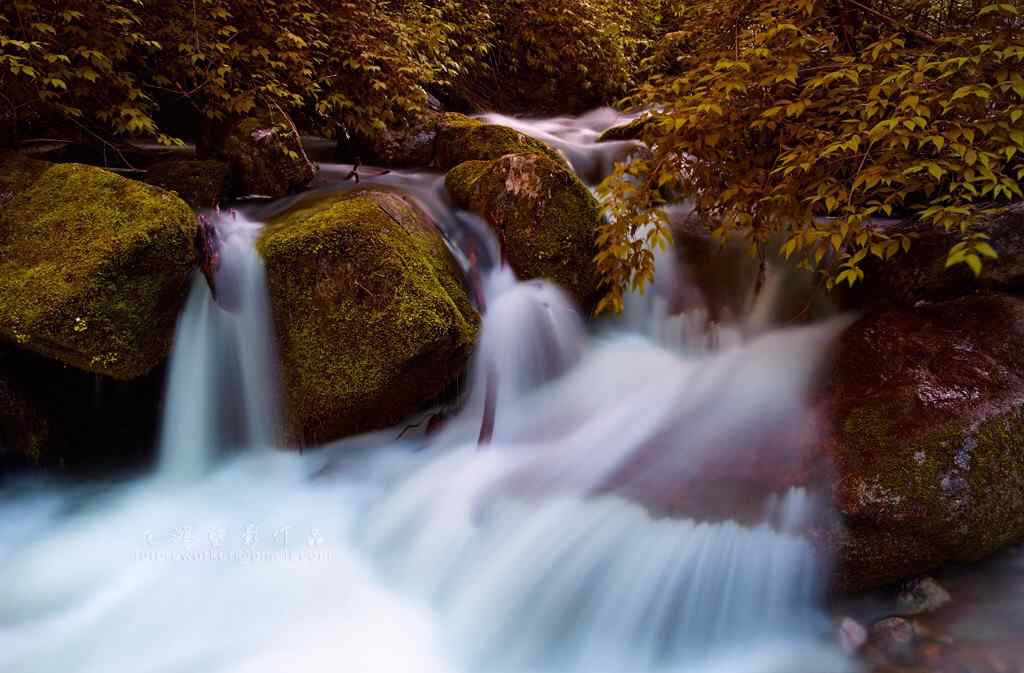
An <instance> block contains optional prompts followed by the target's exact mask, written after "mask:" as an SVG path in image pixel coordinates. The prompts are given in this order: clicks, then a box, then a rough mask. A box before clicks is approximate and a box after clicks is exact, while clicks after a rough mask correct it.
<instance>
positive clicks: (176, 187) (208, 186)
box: [145, 160, 231, 209]
mask: <svg viewBox="0 0 1024 673" xmlns="http://www.w3.org/2000/svg"><path fill="white" fill-rule="evenodd" d="M230 178H231V169H230V168H229V167H228V165H227V164H225V163H223V162H221V161H212V160H208V161H161V162H159V163H156V164H153V165H152V166H150V167H149V169H148V170H147V171H146V178H145V181H146V182H148V183H149V184H151V185H156V186H157V187H160V188H162V189H166V190H167V191H170V192H174V193H176V194H177V195H178V196H180V197H181V198H182V200H183V201H185V203H187V204H188V205H189V206H191V207H192V208H195V209H199V208H213V207H214V206H216V205H218V204H220V203H221V202H222V201H224V199H225V197H226V196H227V194H228V191H229V189H230V186H231V179H230Z"/></svg>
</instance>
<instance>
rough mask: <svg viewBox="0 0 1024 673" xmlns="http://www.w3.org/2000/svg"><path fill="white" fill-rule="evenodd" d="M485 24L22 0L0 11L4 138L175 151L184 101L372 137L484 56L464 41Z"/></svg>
mask: <svg viewBox="0 0 1024 673" xmlns="http://www.w3.org/2000/svg"><path fill="white" fill-rule="evenodd" d="M470 19H472V21H470ZM486 20H487V15H486V12H483V11H482V10H481V9H474V6H473V4H472V0H469V1H467V2H460V1H458V0H433V1H432V0H402V1H400V2H399V1H395V2H374V1H370V0H363V1H349V0H283V1H280V2H260V1H258V0H196V2H187V3H182V2H176V1H174V0H107V1H105V2H100V3H95V2H86V1H85V0H16V1H15V2H14V3H5V4H4V7H3V8H2V9H0V127H2V126H3V125H4V124H6V125H7V126H15V127H18V126H24V124H25V123H26V121H30V120H33V119H36V120H39V119H41V120H44V121H45V122H46V123H55V122H57V123H59V124H71V125H74V126H76V127H78V128H80V129H82V130H84V131H85V132H87V133H89V134H92V135H93V136H94V137H99V136H101V135H103V136H106V135H121V136H129V137H139V136H147V137H154V136H155V137H158V138H159V139H160V140H162V141H163V142H171V141H172V139H171V138H170V137H169V136H168V135H164V134H162V133H161V129H160V128H159V124H158V121H157V120H158V119H159V117H158V114H157V113H158V111H159V110H160V109H161V108H173V109H176V110H177V109H180V108H181V107H182V103H185V104H187V106H188V107H190V108H191V109H192V110H193V111H194V114H195V116H196V117H197V118H198V119H207V120H212V121H218V120H224V119H227V118H231V117H239V116H243V115H246V114H248V113H250V112H252V111H254V110H257V109H272V108H274V107H278V108H280V109H282V110H286V111H288V112H290V113H292V114H293V115H294V116H295V117H296V118H297V119H298V120H299V121H300V123H301V125H302V126H303V127H304V128H305V129H306V130H312V131H319V132H322V133H325V134H328V135H330V134H333V133H335V132H336V131H337V130H339V127H344V128H347V129H350V130H358V131H361V132H364V133H368V132H370V131H372V130H374V129H379V128H381V127H383V126H385V125H396V124H400V123H401V122H402V121H403V120H404V119H406V118H407V117H409V116H410V115H412V114H413V113H415V112H417V111H418V110H420V109H421V108H422V107H423V105H424V104H425V102H426V93H425V91H424V89H423V86H425V85H427V84H429V83H432V82H441V83H443V82H446V81H448V80H449V79H450V78H451V77H452V76H453V75H454V74H455V73H457V72H458V70H459V68H460V67H461V65H460V63H459V62H458V61H459V60H465V61H469V62H471V61H472V59H471V58H470V55H472V54H479V53H481V52H482V51H483V50H484V48H485V47H484V46H482V45H481V44H480V43H478V42H476V41H474V40H473V37H472V35H470V34H467V32H466V31H467V30H468V29H470V28H471V27H472V26H474V25H477V24H480V23H483V22H486ZM474 21H475V22H476V23H473V22H474ZM467 22H468V23H467ZM59 124H58V125H59Z"/></svg>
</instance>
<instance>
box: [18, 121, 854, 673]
mask: <svg viewBox="0 0 1024 673" xmlns="http://www.w3.org/2000/svg"><path fill="white" fill-rule="evenodd" d="M559 123H562V122H559ZM595 135H596V134H595ZM385 179H386V180H390V181H393V182H402V181H403V180H404V181H406V182H411V183H412V185H415V186H417V187H416V188H421V191H420V192H419V194H417V195H418V196H419V197H420V198H421V200H423V201H427V202H428V203H427V205H426V206H425V207H427V208H428V209H429V210H431V211H434V210H435V209H440V208H443V203H442V202H441V201H440V200H432V199H434V197H436V190H434V189H433V188H430V189H427V188H425V187H423V182H424V180H423V179H420V180H417V179H416V178H410V179H409V180H406V178H405V177H403V176H402V175H401V174H398V175H391V176H389V177H387V178H385ZM430 181H431V182H432V181H433V178H431V179H430ZM396 186H399V187H401V185H396ZM416 188H413V189H410V191H413V192H414V193H415V192H416ZM443 224H444V226H445V227H446V230H447V229H448V228H456V229H458V228H460V227H467V229H466V231H465V232H464V233H465V234H466V237H465V238H464V239H462V240H459V239H458V237H457V236H454V237H452V238H454V239H455V242H456V245H457V246H458V247H460V252H461V253H462V259H463V261H464V262H467V263H468V260H469V258H470V257H471V256H477V255H478V253H481V251H482V253H483V259H485V260H486V261H487V262H488V264H486V265H484V266H485V269H484V270H485V271H486V270H487V268H488V267H490V265H491V263H493V261H494V260H496V259H498V258H499V257H500V255H497V254H495V251H494V243H493V241H491V240H487V239H486V237H485V236H484V235H483V233H482V232H481V231H480V228H479V221H478V220H475V219H473V218H471V217H465V216H464V215H460V214H455V213H450V214H448V215H446V216H445V222H444V223H443ZM255 226H256V225H255V223H254V222H253V221H251V220H248V219H246V218H244V217H242V216H239V217H238V219H235V218H234V217H230V216H229V217H228V218H224V219H222V220H220V221H219V222H218V228H219V229H220V231H221V234H222V236H223V237H224V238H225V249H224V268H223V269H222V271H221V274H220V275H219V276H218V283H217V286H218V295H219V297H218V298H219V299H220V301H222V302H225V303H226V304H228V305H231V306H232V307H233V308H234V309H235V310H236V312H235V313H229V312H225V311H224V310H223V309H221V308H220V307H219V306H218V305H217V304H216V303H215V302H214V301H213V299H212V297H211V296H210V294H209V292H208V291H207V290H206V287H205V283H204V282H203V281H202V280H200V281H198V282H197V284H196V285H195V286H194V288H193V292H192V296H191V297H190V300H189V304H188V306H187V308H186V310H185V313H184V314H183V317H182V320H181V323H180V325H179V335H178V339H177V343H176V347H175V355H174V361H173V364H172V373H171V377H170V382H169V392H168V400H167V409H166V416H165V423H164V429H163V433H162V441H161V451H162V461H161V468H160V469H161V472H162V473H163V474H164V475H166V474H171V475H174V476H178V477H188V479H181V478H179V479H177V480H168V479H164V478H162V477H159V476H158V477H154V478H144V479H139V480H136V481H133V482H130V483H125V484H119V485H112V486H106V487H94V488H92V489H85V488H68V487H64V488H61V487H53V486H45V485H43V486H40V485H32V484H28V485H25V486H23V487H21V488H19V489H18V490H17V491H16V492H14V493H12V494H11V495H10V496H7V497H5V498H0V563H2V564H3V565H2V570H3V578H4V579H3V581H2V583H0V671H5V672H6V671H12V672H17V673H33V672H41V673H42V672H46V673H49V672H55V671H60V672H61V673H78V672H96V673H101V672H102V673H108V672H111V671H122V670H124V671H127V670H131V671H137V672H142V673H150V672H152V673H157V672H159V673H164V672H167V673H170V672H179V671H180V672H184V671H189V672H192V671H195V672H202V673H214V672H219V671H225V672H226V671H231V672H232V673H236V672H238V671H242V672H249V671H253V672H257V671H258V672H263V671H266V672H268V673H269V672H277V671H281V670H298V671H303V672H304V673H317V672H319V671H338V670H343V671H357V672H359V673H398V672H404V671H409V672H417V673H418V672H426V671H438V672H451V673H503V672H504V671H509V672H511V671H516V672H528V671H536V672H538V673H542V672H543V673H549V672H550V673H563V672H570V671H571V672H575V671H580V672H581V673H582V672H583V671H587V672H588V673H590V672H594V673H604V672H605V671H607V672H608V673H613V672H614V673H640V672H646V671H659V672H660V671H699V672H701V673H704V672H708V673H711V672H717V671H722V673H744V672H748V671H749V672H750V673H773V672H775V671H778V672H779V673H783V672H785V673H799V672H800V671H808V672H810V671H814V672H815V673H830V672H832V671H836V672H837V673H838V672H839V671H845V670H848V669H849V668H850V665H849V662H847V661H846V660H845V659H844V658H843V657H841V656H840V655H839V653H838V651H837V650H836V648H835V647H834V646H833V645H832V643H831V641H830V638H829V636H828V634H827V630H828V629H827V624H826V623H825V619H824V617H823V615H822V613H821V612H820V609H819V605H820V586H819V585H820V580H821V578H822V573H823V571H824V569H823V568H822V567H821V566H820V564H819V561H818V559H817V558H816V556H815V554H814V552H813V550H812V548H811V545H810V543H809V542H808V541H807V540H806V539H805V538H804V537H803V536H802V533H801V531H802V528H803V526H804V524H805V523H806V522H807V521H808V520H809V518H811V517H813V516H814V515H815V513H816V509H815V506H814V504H813V498H811V497H810V496H809V494H808V493H806V492H805V491H803V490H790V491H787V492H784V493H781V494H774V495H772V494H770V493H768V492H766V493H764V494H761V495H760V496H759V497H761V498H762V505H761V506H762V510H763V511H762V513H761V514H759V515H758V516H756V517H755V518H756V521H755V522H754V523H753V524H750V525H742V524H740V523H738V522H736V521H730V520H724V521H720V520H706V521H702V520H699V519H692V518H681V517H672V518H667V517H659V516H656V515H654V514H652V512H653V511H657V510H658V509H659V508H661V507H662V506H668V505H670V504H672V501H673V500H674V499H676V498H677V496H678V495H679V494H680V493H683V494H686V493H688V492H689V489H690V487H691V485H695V484H697V483H698V482H701V481H702V480H705V479H713V478H714V479H720V478H728V477H737V478H741V479H742V478H749V477H751V476H752V475H753V474H756V472H757V470H758V469H759V468H758V465H759V464H760V462H763V461H765V460H770V461H777V462H785V461H787V460H790V461H798V460H799V459H800V457H801V454H802V452H803V451H805V450H806V449H807V444H808V441H809V440H808V436H807V434H806V433H802V432H796V433H794V432H793V431H792V430H793V429H794V428H795V427H803V426H805V425H808V424H810V423H811V421H813V414H812V413H811V411H810V407H809V403H808V399H807V395H808V393H809V390H810V387H811V383H812V378H813V374H814V371H815V369H816V366H817V365H818V364H820V362H821V360H822V358H823V357H824V354H825V352H826V349H827V346H828V344H829V342H830V340H831V339H832V338H834V336H835V334H836V332H837V331H838V329H839V328H840V327H841V326H839V325H825V326H821V327H817V328H803V329H799V330H787V331H775V332H768V333H766V334H763V335H760V336H753V337H748V336H745V331H744V330H743V329H741V328H740V327H735V328H732V327H730V328H728V329H729V330H730V331H729V334H732V335H734V336H733V337H732V338H731V339H730V340H729V341H728V343H727V344H724V346H727V347H724V348H723V347H721V346H723V344H720V343H718V344H716V343H714V340H709V339H707V338H706V336H705V332H704V331H703V330H702V329H700V328H699V326H701V325H703V324H704V321H703V319H702V318H700V317H699V316H698V317H696V318H689V319H685V320H684V323H685V325H688V326H689V327H688V328H687V329H682V327H680V325H682V324H684V323H679V322H672V321H675V320H677V317H673V316H669V315H667V310H666V308H665V306H666V305H667V304H666V303H665V301H666V300H665V298H664V296H663V295H661V294H658V293H655V294H654V295H651V297H653V298H649V300H648V301H650V302H654V303H653V304H651V306H654V308H649V309H647V310H646V312H645V310H639V313H638V312H637V310H634V311H633V314H632V316H631V318H630V319H631V321H632V322H630V323H628V325H627V327H628V329H625V330H624V329H621V328H615V329H610V330H607V331H606V332H605V333H604V334H603V335H601V336H597V337H594V336H588V335H587V333H586V332H585V331H584V329H583V325H582V321H581V318H580V316H579V315H578V313H576V311H575V310H574V308H573V307H572V305H571V303H570V302H569V300H568V299H566V298H565V296H564V295H562V294H561V293H560V292H559V291H558V290H556V289H554V288H551V287H550V286H548V285H545V284H541V283H517V282H516V281H515V279H514V277H512V276H511V274H510V273H509V272H508V271H507V270H502V269H500V268H490V271H489V273H488V274H487V275H486V277H485V278H484V279H483V282H482V284H481V287H482V292H483V294H484V295H485V296H484V297H482V298H481V300H482V301H481V304H482V305H484V306H486V313H485V316H484V325H483V328H482V334H481V341H480V346H479V349H478V352H477V355H476V356H475V358H474V374H473V389H472V390H471V391H470V393H469V397H468V401H467V403H466V406H465V408H464V410H463V412H462V413H461V414H460V415H459V416H458V417H456V418H455V419H454V420H452V421H451V422H450V423H448V424H447V426H446V427H445V428H444V429H443V430H442V431H441V432H440V433H438V434H437V435H435V436H433V437H431V438H429V439H428V438H421V439H416V440H410V441H406V442H401V441H398V440H396V439H394V438H395V437H396V436H397V435H398V432H397V431H394V432H382V433H378V434H376V435H371V436H368V437H365V438H360V439H357V440H350V441H348V442H343V443H339V444H338V445H336V446H334V447H328V448H325V449H323V450H321V451H317V452H312V453H311V454H307V455H295V454H292V453H286V452H275V451H273V450H270V449H269V448H262V449H261V448H251V449H249V450H247V451H243V452H241V453H238V454H236V455H234V456H231V455H225V454H224V452H223V449H224V448H226V447H229V446H230V445H232V444H233V443H241V442H245V443H248V444H250V445H254V446H263V447H269V446H272V445H273V438H274V437H275V436H276V428H277V420H276V419H277V414H278V407H277V393H276V380H277V379H276V372H275V371H274V368H273V367H272V366H271V363H273V362H274V361H275V359H274V356H273V351H272V343H273V342H272V340H271V339H270V338H269V334H270V327H269V325H270V323H269V319H268V317H269V313H268V312H267V310H266V296H265V290H264V289H263V287H262V283H263V281H262V276H261V268H260V265H259V264H258V259H257V258H255V256H253V255H251V254H249V252H250V251H251V237H252V231H253V227H255ZM474 227H475V228H474ZM481 237H483V240H481ZM465 241H472V242H473V245H474V246H477V247H476V249H474V250H473V251H467V250H466V249H465V248H463V247H462V245H463V244H464V243H465ZM233 242H235V243H237V244H238V249H237V250H236V249H234V248H232V245H233ZM254 262H255V263H254ZM236 264H237V265H238V266H237V267H236V266H235V265H236ZM235 289H237V290H238V291H237V292H235V291H233V290H235ZM236 300H237V301H236ZM658 301H661V302H662V303H661V304H657V303H656V302H658ZM638 315H641V316H642V315H648V316H652V315H660V316H662V317H661V318H659V319H658V320H659V321H660V322H661V324H662V325H663V327H659V328H657V329H655V330H653V331H650V330H648V329H647V328H645V327H644V325H645V321H644V319H643V318H638V317H637V316H638ZM664 325H669V327H664ZM694 325H696V326H698V327H694ZM677 328H679V329H677ZM645 334H647V335H646V336H645ZM652 337H653V338H652ZM698 344H699V347H698ZM488 386H492V388H493V393H494V400H495V403H494V411H493V413H494V427H493V432H492V433H491V436H490V440H489V442H488V445H487V446H486V447H479V446H478V439H479V434H480V429H481V424H482V422H483V417H484V416H485V415H486V414H485V412H484V411H483V407H484V406H486V398H487V389H488ZM225 418H228V419H230V420H229V421H228V422H224V419H225ZM688 504H694V505H697V507H696V510H698V511H699V509H700V507H699V505H700V504H701V503H700V502H696V503H694V502H689V503H688ZM644 505H650V506H651V508H652V509H651V510H648V509H647V508H646V507H645V506H644Z"/></svg>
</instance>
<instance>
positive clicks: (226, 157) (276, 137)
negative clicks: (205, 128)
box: [202, 111, 318, 198]
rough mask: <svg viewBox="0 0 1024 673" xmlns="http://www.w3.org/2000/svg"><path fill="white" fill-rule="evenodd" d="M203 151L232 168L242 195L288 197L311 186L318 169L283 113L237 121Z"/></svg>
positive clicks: (217, 135) (263, 114)
mask: <svg viewBox="0 0 1024 673" xmlns="http://www.w3.org/2000/svg"><path fill="white" fill-rule="evenodd" d="M219 135H220V134H219V133H218V132H214V134H213V137H214V141H213V143H211V144H208V145H206V146H204V147H203V148H202V150H203V152H202V153H203V154H204V155H206V156H208V157H210V158H216V159H220V160H222V161H225V162H227V163H228V164H229V165H230V166H231V172H232V175H233V179H234V183H235V190H236V191H237V192H238V194H239V195H241V196H249V195H260V196H269V197H273V198H277V197H281V196H286V195H288V194H290V193H292V192H295V191H298V190H300V189H302V188H303V187H305V186H306V185H308V184H309V183H310V182H311V181H312V180H313V178H314V177H315V176H316V174H317V170H318V169H317V166H316V164H314V163H312V162H311V161H310V160H309V158H308V157H307V156H306V151H305V150H304V149H303V147H302V139H301V138H300V136H299V133H298V131H297V130H296V128H295V124H293V123H292V120H291V119H289V118H288V117H287V115H284V114H283V113H281V112H277V111H274V112H265V113H262V114H260V115H257V116H251V117H245V118H244V119H240V120H237V121H235V122H234V123H233V124H231V125H230V126H228V128H227V129H226V130H225V131H224V132H223V137H222V138H221V137H219Z"/></svg>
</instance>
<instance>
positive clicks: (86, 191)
mask: <svg viewBox="0 0 1024 673" xmlns="http://www.w3.org/2000/svg"><path fill="white" fill-rule="evenodd" d="M0 176H2V177H0V339H3V340H5V341H9V342H11V343H15V344H18V345H20V346H21V347H22V348H25V349H28V350H31V351H35V352H37V353H41V354H43V355H46V356H48V357H50V358H53V359H55V360H59V361H60V362H63V363H65V364H68V365H71V366H74V367H78V368H79V369H83V370H86V371H89V372H93V373H97V374H105V375H107V376H111V377H114V378H119V379H131V378H135V377H137V376H141V375H142V374H145V373H146V372H148V371H150V370H151V369H152V368H153V367H154V366H156V365H157V364H158V363H160V362H161V361H162V360H163V359H164V358H165V356H166V355H167V352H168V351H169V349H170V345H171V340H172V338H173V335H174V327H175V323H176V321H177V316H178V311H179V310H180V308H181V304H182V302H183V301H184V297H185V290H186V286H187V281H188V277H189V274H190V273H191V271H192V268H193V267H194V265H195V261H196V255H195V247H194V240H195V235H196V222H195V216H194V215H193V213H192V211H191V210H190V209H189V207H188V206H187V205H186V204H185V203H184V202H183V201H182V200H181V199H179V198H178V197H177V196H175V195H174V194H171V193H170V192H166V191H164V190H162V189H159V188H157V187H152V186H150V185H146V184H143V183H141V182H136V181H134V180H128V179H125V178H123V177H121V176H118V175H115V174H114V173H111V172H109V171H105V170H102V169H99V168H94V167H90V166H82V165H78V164H47V163H43V162H39V161H34V160H31V159H26V158H24V157H21V156H19V155H15V154H10V153H8V154H4V155H0Z"/></svg>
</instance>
